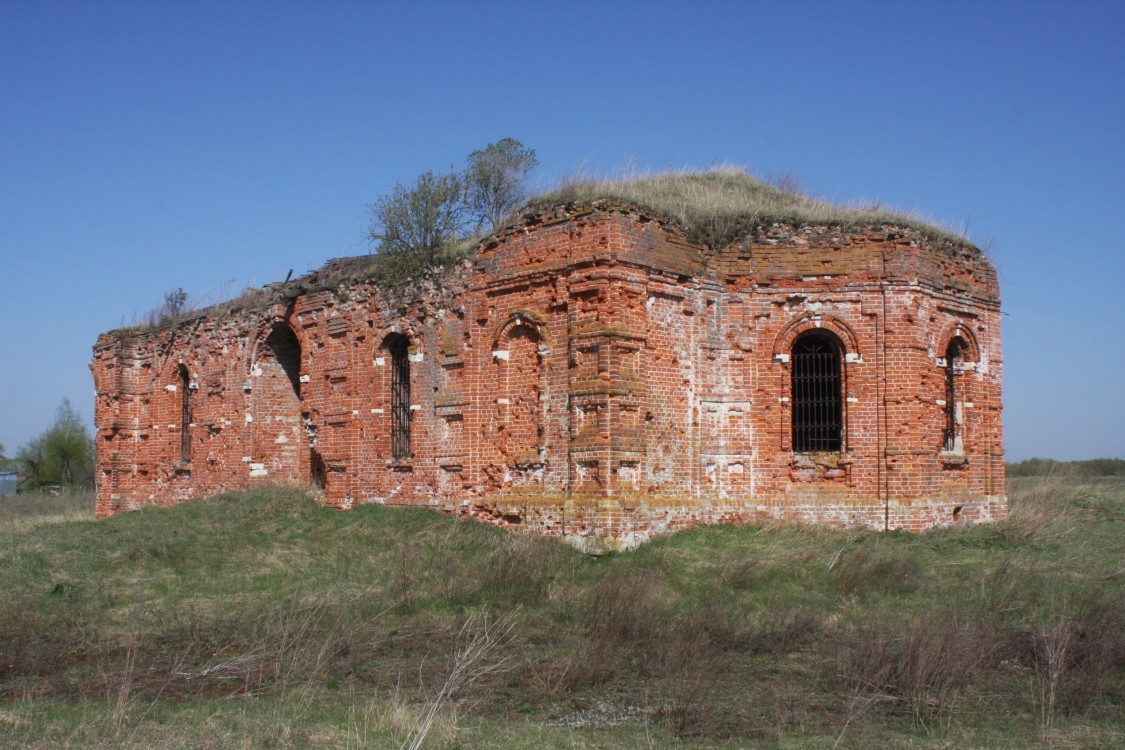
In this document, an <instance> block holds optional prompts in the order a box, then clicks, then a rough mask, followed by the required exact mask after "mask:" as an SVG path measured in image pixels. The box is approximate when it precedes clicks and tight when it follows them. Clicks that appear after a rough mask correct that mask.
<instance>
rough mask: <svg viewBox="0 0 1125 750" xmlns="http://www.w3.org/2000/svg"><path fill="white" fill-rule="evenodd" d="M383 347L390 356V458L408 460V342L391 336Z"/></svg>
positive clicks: (410, 415) (403, 338)
mask: <svg viewBox="0 0 1125 750" xmlns="http://www.w3.org/2000/svg"><path fill="white" fill-rule="evenodd" d="M383 346H384V347H385V348H386V350H387V353H388V354H390V355H391V456H392V457H393V458H396V459H398V458H410V457H411V455H413V454H412V453H411V451H410V419H411V417H412V416H413V414H412V413H411V411H410V341H409V339H407V338H406V337H405V336H402V335H400V334H391V335H390V336H388V337H387V339H386V341H384V342H383Z"/></svg>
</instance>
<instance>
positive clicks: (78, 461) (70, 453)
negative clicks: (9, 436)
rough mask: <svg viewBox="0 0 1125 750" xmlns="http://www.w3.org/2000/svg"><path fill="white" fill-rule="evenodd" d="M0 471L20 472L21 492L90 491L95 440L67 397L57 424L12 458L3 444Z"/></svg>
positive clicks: (57, 415)
mask: <svg viewBox="0 0 1125 750" xmlns="http://www.w3.org/2000/svg"><path fill="white" fill-rule="evenodd" d="M0 468H3V469H7V470H9V471H10V470H13V469H14V470H15V471H18V472H19V473H20V475H21V483H20V489H21V491H22V490H42V489H52V488H58V489H68V490H70V489H74V490H81V489H87V488H89V487H91V486H92V485H93V482H94V441H93V440H92V439H91V438H90V433H89V432H88V431H87V430H86V425H85V424H83V422H82V417H81V415H80V414H79V413H78V411H77V410H76V409H75V408H74V407H73V406H72V405H71V403H70V399H66V398H64V399H63V400H62V403H61V404H59V409H58V412H57V413H56V415H55V421H54V422H53V423H52V424H51V426H50V427H48V428H47V429H46V430H44V431H43V433H41V434H40V435H39V436H38V437H36V438H34V439H33V440H31V441H30V442H28V443H27V444H26V445H24V446H21V447H20V448H19V450H17V451H16V455H15V456H14V457H12V458H5V457H4V446H2V445H0Z"/></svg>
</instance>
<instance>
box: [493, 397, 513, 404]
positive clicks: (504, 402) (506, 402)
mask: <svg viewBox="0 0 1125 750" xmlns="http://www.w3.org/2000/svg"><path fill="white" fill-rule="evenodd" d="M496 403H498V404H509V403H511V402H510V401H509V400H508V399H506V398H498V399H496Z"/></svg>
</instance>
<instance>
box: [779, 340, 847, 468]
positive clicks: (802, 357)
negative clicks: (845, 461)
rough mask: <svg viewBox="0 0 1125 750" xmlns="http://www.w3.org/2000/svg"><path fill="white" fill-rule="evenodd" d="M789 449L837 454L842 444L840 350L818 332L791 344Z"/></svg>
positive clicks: (834, 343)
mask: <svg viewBox="0 0 1125 750" xmlns="http://www.w3.org/2000/svg"><path fill="white" fill-rule="evenodd" d="M792 363H793V370H792V375H793V450H794V451H798V452H811V451H839V450H840V449H841V447H842V445H843V426H844V420H843V399H842V398H841V377H840V347H839V346H838V345H837V344H836V342H835V341H833V340H832V339H831V338H829V337H828V336H827V335H824V334H822V333H806V334H804V335H802V336H801V337H800V338H798V339H797V341H796V342H794V344H793V351H792Z"/></svg>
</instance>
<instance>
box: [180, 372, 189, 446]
mask: <svg viewBox="0 0 1125 750" xmlns="http://www.w3.org/2000/svg"><path fill="white" fill-rule="evenodd" d="M179 375H180V460H181V461H183V462H184V463H190V462H191V376H190V375H189V374H188V369H187V368H186V367H184V366H183V365H180V367H179Z"/></svg>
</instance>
